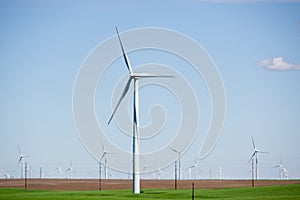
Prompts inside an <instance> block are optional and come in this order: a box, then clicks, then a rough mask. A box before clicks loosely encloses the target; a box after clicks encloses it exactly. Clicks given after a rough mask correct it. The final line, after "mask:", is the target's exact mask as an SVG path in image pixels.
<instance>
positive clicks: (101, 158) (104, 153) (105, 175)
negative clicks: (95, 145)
mask: <svg viewBox="0 0 300 200" xmlns="http://www.w3.org/2000/svg"><path fill="white" fill-rule="evenodd" d="M101 146H102V150H103V153H102V155H101V157H100V162H99V165H100V168H101V161H102V160H103V159H104V178H105V179H107V155H108V154H113V153H112V152H109V151H107V150H105V147H104V145H103V143H102V141H101Z"/></svg>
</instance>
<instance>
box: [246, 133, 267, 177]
mask: <svg viewBox="0 0 300 200" xmlns="http://www.w3.org/2000/svg"><path fill="white" fill-rule="evenodd" d="M251 140H252V145H253V149H254V152H253V154H252V156H251V158H250V159H249V161H248V163H249V162H250V161H251V160H252V159H254V156H255V179H256V180H257V166H258V158H257V154H258V153H267V154H268V152H265V151H261V150H259V149H257V148H256V147H255V143H254V140H253V137H252V136H251Z"/></svg>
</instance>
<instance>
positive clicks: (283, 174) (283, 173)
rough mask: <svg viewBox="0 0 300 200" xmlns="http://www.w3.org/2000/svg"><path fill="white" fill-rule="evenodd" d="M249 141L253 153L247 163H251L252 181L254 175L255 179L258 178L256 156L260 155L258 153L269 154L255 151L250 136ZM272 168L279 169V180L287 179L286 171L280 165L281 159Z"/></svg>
mask: <svg viewBox="0 0 300 200" xmlns="http://www.w3.org/2000/svg"><path fill="white" fill-rule="evenodd" d="M251 141H252V146H253V149H254V152H253V154H252V156H251V157H250V159H249V161H248V163H250V161H251V166H252V168H251V173H252V179H254V173H255V179H256V180H257V178H258V154H260V153H263V154H269V153H268V152H266V151H262V150H259V149H257V148H256V146H255V142H254V139H253V137H252V136H251ZM254 165H255V169H254ZM274 168H279V178H288V177H289V174H288V171H287V169H286V168H284V167H283V165H282V158H281V159H280V162H279V164H277V165H275V166H274Z"/></svg>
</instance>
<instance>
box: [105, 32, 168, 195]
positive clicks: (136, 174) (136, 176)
mask: <svg viewBox="0 0 300 200" xmlns="http://www.w3.org/2000/svg"><path fill="white" fill-rule="evenodd" d="M116 32H117V35H118V39H119V43H120V46H121V49H122V53H123V58H124V61H125V64H126V67H127V69H128V71H129V79H128V81H127V83H126V85H125V88H124V90H123V92H122V94H121V97H120V99H119V101H118V103H117V105H116V107H115V109H114V110H113V113H112V115H111V117H110V118H109V120H108V124H110V122H111V120H112V118H113V116H114V114H115V112H116V111H117V109H118V107H119V105H120V103H121V101H122V100H123V98H124V97H125V95H126V94H127V92H128V89H129V87H130V84H131V82H132V81H133V85H134V92H133V131H132V132H133V134H132V140H133V144H132V145H133V193H140V166H139V86H138V80H139V79H143V78H158V77H160V78H167V77H172V76H161V75H155V74H149V73H134V72H133V70H132V68H131V65H130V62H129V59H128V57H127V54H126V52H125V49H124V47H123V44H122V42H121V38H120V35H119V32H118V29H117V27H116Z"/></svg>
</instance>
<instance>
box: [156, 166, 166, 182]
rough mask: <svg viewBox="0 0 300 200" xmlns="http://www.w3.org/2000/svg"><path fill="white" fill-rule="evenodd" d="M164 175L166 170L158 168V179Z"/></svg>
mask: <svg viewBox="0 0 300 200" xmlns="http://www.w3.org/2000/svg"><path fill="white" fill-rule="evenodd" d="M162 175H164V172H163V171H162V170H161V169H160V168H159V169H158V170H157V178H158V180H160V178H161V176H162Z"/></svg>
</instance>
